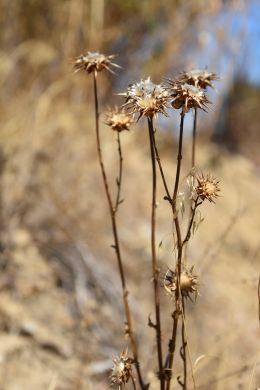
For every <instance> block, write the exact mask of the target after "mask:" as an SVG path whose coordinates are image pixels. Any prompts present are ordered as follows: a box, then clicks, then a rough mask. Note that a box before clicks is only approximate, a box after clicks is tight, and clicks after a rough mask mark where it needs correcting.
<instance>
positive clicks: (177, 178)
mask: <svg viewBox="0 0 260 390" xmlns="http://www.w3.org/2000/svg"><path fill="white" fill-rule="evenodd" d="M184 116H185V113H184V112H181V123H180V135H179V145H178V156H177V169H176V177H175V184H174V191H173V197H172V200H173V202H174V203H175V204H176V199H177V195H178V188H179V181H180V172H181V160H182V141H183V125H184ZM175 207H176V205H175Z"/></svg>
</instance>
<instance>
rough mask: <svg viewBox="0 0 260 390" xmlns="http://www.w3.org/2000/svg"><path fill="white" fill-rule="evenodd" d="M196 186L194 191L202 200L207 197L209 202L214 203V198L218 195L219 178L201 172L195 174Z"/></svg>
mask: <svg viewBox="0 0 260 390" xmlns="http://www.w3.org/2000/svg"><path fill="white" fill-rule="evenodd" d="M196 179H197V186H196V193H197V195H198V197H199V198H200V199H201V200H202V201H204V200H205V199H207V200H208V201H210V202H213V203H215V199H216V198H217V197H218V192H219V191H220V188H219V180H217V179H216V178H214V177H213V176H211V175H209V174H208V175H207V176H204V175H203V173H202V174H200V175H198V176H196Z"/></svg>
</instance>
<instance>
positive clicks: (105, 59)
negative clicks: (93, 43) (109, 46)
mask: <svg viewBox="0 0 260 390" xmlns="http://www.w3.org/2000/svg"><path fill="white" fill-rule="evenodd" d="M115 57H116V56H115V55H114V54H113V55H109V56H107V55H105V54H101V53H99V52H90V51H88V52H87V54H85V55H83V54H81V55H80V56H79V57H76V58H75V60H74V62H73V65H74V66H73V67H74V70H75V72H79V71H80V70H86V71H87V72H88V73H92V72H94V71H96V72H101V71H102V70H104V69H106V70H108V71H109V72H111V73H114V72H113V71H112V70H111V69H110V67H111V66H114V67H116V68H120V66H119V65H117V64H115V63H113V62H112V61H111V60H113V59H114V58H115Z"/></svg>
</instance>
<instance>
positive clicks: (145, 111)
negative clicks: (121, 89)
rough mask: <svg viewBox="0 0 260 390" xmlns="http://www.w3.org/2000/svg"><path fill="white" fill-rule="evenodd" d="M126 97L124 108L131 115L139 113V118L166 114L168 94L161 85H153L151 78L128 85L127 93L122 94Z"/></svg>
mask: <svg viewBox="0 0 260 390" xmlns="http://www.w3.org/2000/svg"><path fill="white" fill-rule="evenodd" d="M120 95H123V96H125V97H126V103H125V104H124V106H125V107H126V108H128V109H130V110H131V112H132V113H136V112H139V114H140V117H142V116H147V117H153V116H154V115H157V114H158V113H161V114H164V115H166V116H167V114H166V111H165V110H166V108H167V101H168V99H169V93H168V91H167V90H166V88H165V87H164V86H163V85H162V84H154V83H153V82H152V81H151V78H150V77H148V78H147V79H146V80H141V81H140V82H139V83H136V84H130V85H129V87H128V89H127V91H126V92H125V93H122V94H120Z"/></svg>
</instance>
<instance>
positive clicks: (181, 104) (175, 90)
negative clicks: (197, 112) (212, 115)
mask: <svg viewBox="0 0 260 390" xmlns="http://www.w3.org/2000/svg"><path fill="white" fill-rule="evenodd" d="M168 83H169V85H170V87H169V90H170V95H171V97H172V100H171V105H172V107H173V108H176V109H179V108H182V110H183V113H184V114H186V113H187V112H189V110H190V109H191V108H201V109H202V110H204V111H206V108H207V105H208V104H209V103H210V101H209V100H208V98H207V97H206V95H205V92H204V91H203V90H202V89H200V88H199V87H195V86H194V85H190V84H187V83H184V84H183V83H181V82H180V81H179V80H168Z"/></svg>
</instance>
